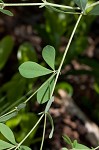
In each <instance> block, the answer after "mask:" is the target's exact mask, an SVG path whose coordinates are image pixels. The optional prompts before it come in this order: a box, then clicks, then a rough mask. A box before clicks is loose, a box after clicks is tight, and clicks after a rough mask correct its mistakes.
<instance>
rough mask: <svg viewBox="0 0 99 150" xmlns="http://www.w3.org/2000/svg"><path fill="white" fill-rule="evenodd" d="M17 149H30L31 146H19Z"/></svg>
mask: <svg viewBox="0 0 99 150" xmlns="http://www.w3.org/2000/svg"><path fill="white" fill-rule="evenodd" d="M19 150H31V148H29V147H27V146H20V148H19Z"/></svg>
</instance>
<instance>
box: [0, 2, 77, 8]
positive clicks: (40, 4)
mask: <svg viewBox="0 0 99 150" xmlns="http://www.w3.org/2000/svg"><path fill="white" fill-rule="evenodd" d="M0 5H1V6H2V7H6V6H7V7H9V6H53V7H58V8H65V9H72V10H76V9H79V7H71V6H65V5H59V4H54V3H49V2H47V1H45V2H43V3H0Z"/></svg>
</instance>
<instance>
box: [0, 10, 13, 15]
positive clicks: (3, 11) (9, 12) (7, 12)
mask: <svg viewBox="0 0 99 150" xmlns="http://www.w3.org/2000/svg"><path fill="white" fill-rule="evenodd" d="M0 11H1V12H2V13H3V14H5V15H8V16H13V13H12V12H11V11H9V10H6V9H0Z"/></svg>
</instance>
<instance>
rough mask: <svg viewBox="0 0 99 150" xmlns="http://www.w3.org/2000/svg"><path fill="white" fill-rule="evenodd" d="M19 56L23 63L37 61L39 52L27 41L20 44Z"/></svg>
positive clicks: (20, 61)
mask: <svg viewBox="0 0 99 150" xmlns="http://www.w3.org/2000/svg"><path fill="white" fill-rule="evenodd" d="M17 58H18V60H19V63H23V62H25V61H35V62H37V60H38V59H37V54H36V51H35V49H34V47H33V46H32V44H30V43H29V42H25V43H23V44H21V45H20V46H19V49H18V52H17Z"/></svg>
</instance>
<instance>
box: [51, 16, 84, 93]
mask: <svg viewBox="0 0 99 150" xmlns="http://www.w3.org/2000/svg"><path fill="white" fill-rule="evenodd" d="M82 15H83V14H80V16H79V18H78V20H77V22H76V24H75V27H74V29H73V31H72V34H71V36H70V39H69V42H68V44H67V46H66V49H65V52H64V54H63V57H62V60H61V63H60V65H59V68H58V72H57V75H56V78H55V82H54V86H53V89H52V93H51V96H52V95H53V92H54V89H55V86H56V83H57V80H58V77H59V75H60V72H61V68H62V65H63V63H64V60H65V57H66V55H67V52H68V50H69V47H70V44H71V42H72V39H73V37H74V34H75V32H76V29H77V27H78V24H79V22H80V20H81V18H82Z"/></svg>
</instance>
